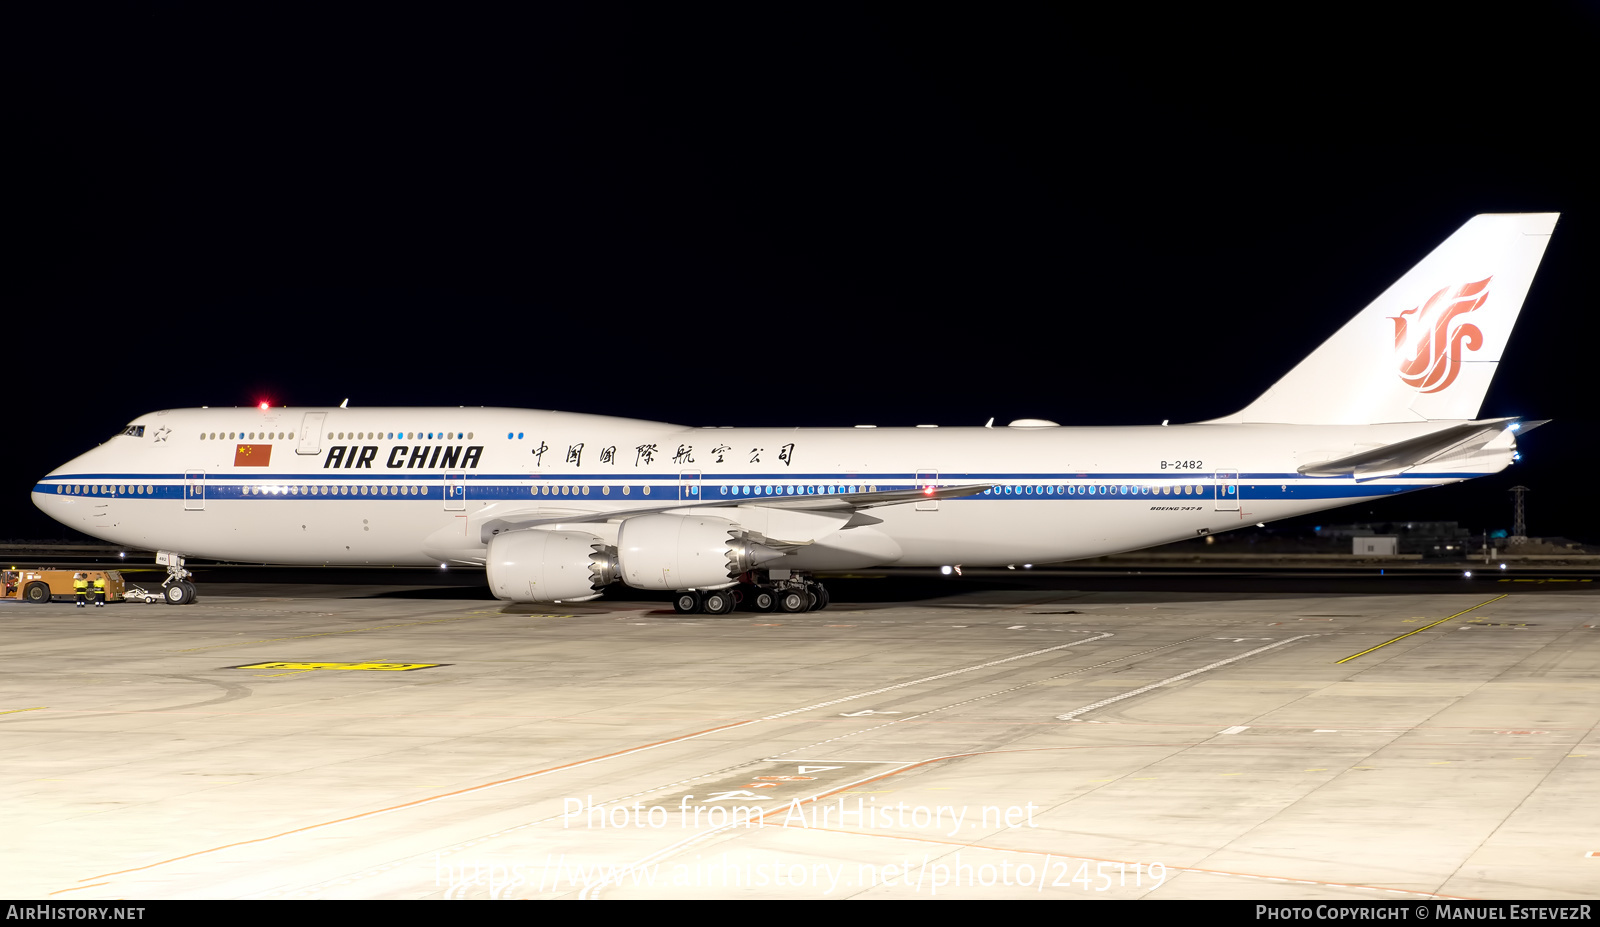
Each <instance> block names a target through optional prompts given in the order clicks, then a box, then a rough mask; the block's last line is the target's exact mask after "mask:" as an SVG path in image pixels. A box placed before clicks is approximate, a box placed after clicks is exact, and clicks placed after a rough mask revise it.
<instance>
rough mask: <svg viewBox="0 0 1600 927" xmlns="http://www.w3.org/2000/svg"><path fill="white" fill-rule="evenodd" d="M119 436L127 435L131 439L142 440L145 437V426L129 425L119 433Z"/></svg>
mask: <svg viewBox="0 0 1600 927" xmlns="http://www.w3.org/2000/svg"><path fill="white" fill-rule="evenodd" d="M118 435H119V436H120V435H127V436H128V437H130V438H142V437H144V426H143V425H129V426H128V427H127V428H124V429H122V431H120V432H118Z"/></svg>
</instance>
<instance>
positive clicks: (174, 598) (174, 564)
mask: <svg viewBox="0 0 1600 927" xmlns="http://www.w3.org/2000/svg"><path fill="white" fill-rule="evenodd" d="M156 563H157V564H159V565H163V566H165V567H166V568H167V580H166V582H164V583H162V584H161V597H162V598H164V599H166V600H167V604H168V605H190V604H192V603H193V602H194V600H195V599H197V598H199V593H198V592H197V591H196V590H195V586H194V583H193V582H191V581H190V577H192V576H193V575H194V574H193V573H190V572H189V571H188V570H186V569H184V568H183V558H182V557H180V556H178V555H177V554H174V553H172V552H170V551H165V550H161V551H156Z"/></svg>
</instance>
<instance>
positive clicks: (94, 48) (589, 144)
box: [0, 3, 1600, 541]
mask: <svg viewBox="0 0 1600 927" xmlns="http://www.w3.org/2000/svg"><path fill="white" fill-rule="evenodd" d="M578 9H580V10H581V9H585V8H584V7H579V8H578ZM1394 9H1396V8H1392V7H1372V8H1360V7H1343V6H1341V7H1314V8H1287V7H1286V8H1279V9H1277V10H1274V9H1273V8H1270V7H1269V8H1258V9H1255V10H1252V11H1248V12H1239V11H1231V10H1223V9H1219V8H1216V7H1214V6H1211V5H1206V6H1203V7H1190V8H1185V9H1183V10H1181V11H1172V10H1165V11H1164V10H1161V9H1159V8H1149V7H1139V8H1137V9H1135V10H1132V11H1130V12H1128V13H1125V14H1115V15H1112V14H1105V13H1094V14H1089V15H1085V14H1083V13H1080V12H1078V11H1076V10H1074V9H1073V8H1071V7H1070V6H1068V5H1064V4H1061V5H1040V6H1029V7H1013V8H1009V9H1002V10H992V9H988V8H981V7H975V6H966V7H949V8H945V7H929V6H925V5H906V6H898V7H872V8H869V9H867V10H859V9H853V8H851V7H827V8H816V7H813V6H811V5H793V6H787V7H775V6H772V5H767V4H760V5H755V4H751V5H743V6H729V7H705V6H693V7H689V8H686V9H685V8H674V6H673V5H665V4H662V5H653V6H649V7H643V8H625V7H615V6H605V7H598V8H593V9H591V10H590V12H587V13H573V12H571V11H563V12H546V11H543V9H542V8H539V7H535V8H534V9H533V10H532V11H530V10H523V11H521V12H506V11H495V10H493V9H484V8H478V9H468V10H456V9H451V8H446V7H440V6H436V7H432V8H425V9H424V8H406V7H393V6H391V7H373V8H370V9H366V10H351V9H350V8H345V9H344V10H343V11H342V12H339V13H338V14H336V15H330V14H326V13H324V12H322V11H319V10H316V9H312V8H297V9H294V10H292V11H290V12H283V11H280V10H279V9H276V8H272V7H256V8H252V9H249V10H245V11H239V10H237V9H235V8H232V7H228V8H227V9H225V10H224V9H217V8H211V7H188V6H168V5H161V6H152V5H143V6H137V7H133V6H130V7H118V8H109V9H104V10H92V9H75V10H71V11H68V12H65V13H58V14H56V15H52V16H50V17H42V16H35V17H34V18H31V19H26V18H24V19H12V20H10V25H9V27H8V28H7V29H6V30H5V31H6V38H5V39H4V40H3V41H4V43H5V47H4V52H5V53H4V55H3V61H0V68H3V73H4V76H5V80H6V83H7V89H8V93H7V94H6V97H7V101H8V104H9V105H8V107H7V110H8V111H9V112H8V117H7V118H8V122H9V125H8V131H7V133H6V134H7V136H8V143H7V145H6V153H5V156H4V157H5V159H6V162H7V166H6V171H5V185H6V187H7V189H8V196H7V202H8V206H7V208H6V209H5V210H4V213H5V216H6V221H7V223H8V224H9V225H10V231H9V235H8V236H7V237H8V239H9V245H8V247H7V252H8V253H7V257H6V260H5V266H6V273H5V274H4V287H5V291H4V295H3V298H4V301H5V306H6V308H5V310H4V317H5V320H6V322H5V325H4V332H3V335H0V338H3V339H4V344H5V351H4V357H5V360H4V370H5V375H4V376H5V383H6V389H5V398H6V406H7V408H8V410H9V412H10V416H9V419H10V420H9V427H7V428H6V429H5V430H6V434H7V440H6V441H5V443H4V447H5V452H4V455H3V456H4V461H5V462H4V465H3V468H0V499H3V500H4V501H0V512H3V513H4V515H5V518H4V524H3V525H0V537H4V536H9V537H16V538H41V537H60V536H63V535H64V534H65V533H66V531H65V529H64V528H62V527H61V526H58V525H56V524H55V523H54V522H51V521H50V520H49V519H47V518H45V517H44V516H43V515H42V514H41V513H39V512H38V511H37V510H36V509H34V508H33V506H32V505H30V504H29V503H28V501H27V498H28V491H29V488H30V486H31V485H32V483H33V481H34V480H35V479H36V478H38V477H39V476H41V475H43V474H44V473H46V472H48V471H49V470H50V469H51V468H53V467H55V466H57V465H59V464H60V463H62V462H64V461H66V460H67V459H69V458H71V457H73V456H75V455H76V454H78V453H81V452H82V451H84V450H86V449H88V448H89V447H90V446H92V445H93V444H95V443H98V442H100V441H103V440H105V439H106V438H107V437H109V436H110V435H111V434H113V433H114V432H115V431H116V430H118V428H119V427H120V426H121V425H123V424H124V423H126V422H127V421H129V420H130V419H132V418H133V417H135V416H136V415H138V414H140V413H144V412H148V411H152V410H155V409H161V408H179V407H188V406H199V405H210V406H213V407H216V406H228V405H249V404H252V403H255V402H257V401H260V400H263V399H264V400H268V401H271V402H273V403H274V404H282V405H289V406H304V405H333V404H337V403H338V402H340V401H341V400H343V399H345V398H349V400H350V403H351V405H352V406H383V405H438V406H454V405H468V406H478V405H496V406H522V407H531V408H549V409H561V410H568V411H582V412H592V413H600V414H612V415H623V416H632V417H639V418H647V419H657V420H663V421H669V422H677V423H682V424H686V425H791V424H798V425H850V424H857V423H862V422H872V423H876V424H879V425H911V424H920V423H939V424H943V425H977V424H982V423H983V422H984V421H985V420H987V419H988V418H989V417H991V416H993V417H995V418H996V419H997V422H998V423H1000V424H1003V423H1005V422H1007V421H1009V420H1011V419H1014V418H1023V417H1039V418H1049V419H1053V420H1056V421H1060V422H1062V423H1064V424H1143V423H1155V422H1159V421H1161V420H1163V419H1170V420H1172V421H1174V422H1183V421H1195V420H1202V419H1206V418H1211V417H1215V416H1219V415H1225V414H1228V413H1231V412H1233V411H1236V410H1237V409H1238V408H1240V407H1242V406H1243V405H1245V404H1246V403H1247V402H1249V401H1250V400H1251V399H1252V398H1254V397H1255V396H1256V395H1257V394H1259V393H1260V392H1261V391H1262V390H1264V389H1266V387H1268V386H1269V385H1271V383H1272V382H1273V381H1274V380H1276V379H1277V378H1278V377H1279V376H1281V375H1282V374H1283V373H1284V372H1285V371H1287V370H1288V369H1289V368H1290V367H1291V366H1293V365H1294V364H1295V363H1296V362H1298V361H1299V359H1300V358H1301V357H1303V356H1304V355H1305V354H1307V353H1309V352H1310V351H1311V350H1313V349H1314V348H1315V347H1316V346H1317V345H1318V344H1319V343H1321V341H1322V340H1323V339H1324V338H1326V337H1327V336H1328V335H1329V334H1331V333H1332V332H1333V331H1334V330H1335V329H1336V328H1338V327H1339V326H1340V325H1342V324H1343V323H1344V322H1345V321H1346V320H1347V319H1348V318H1349V317H1350V316H1351V315H1353V314H1354V313H1355V312H1356V311H1357V310H1359V309H1360V308H1361V307H1362V306H1364V305H1365V304H1366V303H1367V302H1368V301H1369V300H1371V299H1372V297H1374V296H1375V295H1377V294H1378V293H1379V292H1380V291H1381V290H1382V289H1383V288H1384V287H1385V286H1387V285H1388V284H1389V283H1390V282H1392V281H1393V280H1394V279H1395V278H1397V277H1398V276H1400V275H1401V274H1402V273H1404V272H1405V270H1406V269H1408V268H1409V267H1410V266H1411V265H1412V264H1413V263H1415V262H1416V261H1417V260H1418V259H1420V258H1421V257H1422V256H1423V255H1424V254H1426V253H1427V252H1428V251H1429V250H1431V249H1432V248H1433V247H1434V246H1435V245H1436V244H1437V243H1438V242H1440V241H1442V240H1443V239H1444V238H1445V237H1446V236H1448V235H1449V234H1450V233H1451V232H1452V231H1454V230H1455V229H1456V228H1457V227H1458V226H1460V225H1461V224H1462V223H1463V222H1465V221H1466V220H1467V219H1468V218H1470V217H1471V216H1473V215H1474V214H1476V213H1479V212H1525V211H1559V212H1561V213H1562V214H1563V215H1562V219H1561V222H1560V224H1559V225H1558V227H1557V229H1556V233H1555V235H1554V238H1553V239H1552V243H1551V246H1550V248H1549V250H1548V251H1547V252H1546V254H1545V258H1544V263H1543V265H1542V269H1541V271H1540V273H1539V276H1538V277H1537V278H1536V279H1535V282H1534V285H1533V289H1532V291H1531V293H1530V294H1529V298H1528V302H1527V303H1526V305H1525V307H1524V312H1523V314H1522V318H1521V322H1520V324H1519V325H1518V327H1517V329H1516V332H1515V334H1514V336H1513V339H1512V342H1511V344H1510V346H1509V348H1508V350H1507V353H1506V356H1505V361H1504V362H1503V363H1502V364H1501V367H1500V372H1499V374H1498V376H1497V378H1496V379H1495V382H1494V385H1493V387H1492V388H1491V390H1490V392H1489V395H1488V397H1487V399H1486V402H1485V404H1484V408H1483V410H1482V415H1484V416H1498V415H1523V416H1528V417H1533V418H1553V419H1555V422H1554V423H1553V424H1551V425H1548V426H1546V427H1545V428H1544V429H1542V430H1540V431H1538V432H1537V433H1535V434H1532V435H1530V436H1529V437H1528V438H1527V439H1526V440H1525V441H1524V442H1523V453H1524V457H1525V460H1524V462H1523V463H1521V464H1518V465H1517V466H1515V467H1513V468H1511V469H1510V470H1508V471H1507V472H1505V473H1503V474H1500V475H1498V476H1494V477H1488V478H1485V479H1481V480H1476V481H1473V482H1471V483H1467V484H1463V485H1460V486H1455V487H1449V488H1443V489H1438V490H1433V491H1430V492H1427V493H1421V494H1415V495H1410V496H1406V497H1403V498H1401V499H1396V500H1390V501H1386V502H1383V503H1378V504H1376V505H1374V506H1370V507H1363V508H1361V509H1359V510H1357V509H1350V510H1346V511H1345V512H1344V513H1338V514H1333V515H1330V516H1324V517H1328V518H1332V519H1333V520H1335V521H1339V520H1357V519H1366V518H1369V517H1371V518H1415V519H1426V518H1444V519H1451V520H1458V521H1461V522H1462V523H1463V524H1465V525H1468V526H1470V527H1472V528H1473V529H1474V530H1482V529H1483V528H1484V527H1509V522H1510V504H1509V501H1508V498H1507V496H1506V494H1505V492H1504V490H1505V489H1506V487H1508V486H1510V485H1513V484H1514V483H1517V482H1523V483H1526V484H1527V485H1529V486H1531V487H1533V489H1534V493H1533V494H1532V495H1531V496H1530V498H1529V530H1530V533H1531V534H1535V535H1565V536H1568V537H1572V538H1577V539H1583V540H1588V541H1600V523H1597V522H1596V515H1597V514H1600V512H1597V503H1596V502H1595V501H1594V500H1595V493H1594V492H1593V490H1592V489H1591V487H1590V481H1588V480H1587V479H1586V478H1585V473H1586V470H1587V468H1589V467H1590V466H1591V460H1590V457H1591V456H1592V451H1593V449H1594V446H1595V445H1596V444H1597V442H1596V441H1595V439H1594V437H1593V429H1594V425H1595V418H1596V416H1595V413H1594V404H1595V400H1596V396H1595V390H1594V388H1593V386H1592V384H1593V383H1594V381H1595V378H1594V366H1595V360H1594V354H1595V348H1594V343H1595V342H1594V325H1593V316H1594V300H1593V297H1592V293H1593V292H1594V290H1595V288H1594V287H1593V286H1591V285H1589V281H1588V280H1587V271H1588V269H1589V264H1590V260H1589V256H1590V255H1591V254H1593V253H1594V245H1595V241H1596V231H1595V223H1596V212H1595V208H1594V207H1595V195H1594V182H1593V181H1592V180H1591V179H1590V178H1591V177H1592V176H1593V175H1594V171H1595V161H1596V157H1595V150H1594V145H1593V143H1592V142H1591V141H1590V140H1589V137H1588V133H1589V132H1590V131H1591V129H1592V124H1593V120H1594V113H1595V100H1596V99H1597V95H1596V93H1595V91H1596V89H1597V88H1596V81H1595V79H1594V74H1595V71H1596V69H1595V68H1594V67H1593V64H1592V61H1591V60H1590V59H1591V57H1592V49H1593V48H1595V47H1596V44H1595V43H1596V39H1597V38H1600V13H1597V12H1596V6H1595V5H1593V4H1587V5H1586V4H1577V3H1572V4H1547V5H1541V4H1515V5H1509V4H1500V5H1495V6H1492V7H1491V6H1487V5H1485V6H1476V5H1466V4H1457V5H1450V6H1441V7H1437V8H1431V9H1430V8H1421V7H1405V9H1406V10H1407V11H1408V12H1407V13H1406V14H1405V15H1404V16H1399V15H1397V14H1396V13H1395V12H1394ZM1369 512H1370V513H1371V514H1370V515H1369V514H1368V513H1369Z"/></svg>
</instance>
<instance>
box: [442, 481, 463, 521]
mask: <svg viewBox="0 0 1600 927" xmlns="http://www.w3.org/2000/svg"><path fill="white" fill-rule="evenodd" d="M444 510H445V511H446V512H465V511H466V510H467V475H466V474H465V473H446V474H445V475H444Z"/></svg>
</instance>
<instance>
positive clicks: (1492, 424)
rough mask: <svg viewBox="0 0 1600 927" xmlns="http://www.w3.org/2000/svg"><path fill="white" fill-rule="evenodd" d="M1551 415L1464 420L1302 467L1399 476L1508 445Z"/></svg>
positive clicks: (1314, 472) (1368, 476)
mask: <svg viewBox="0 0 1600 927" xmlns="http://www.w3.org/2000/svg"><path fill="white" fill-rule="evenodd" d="M1548 421H1549V419H1544V420H1542V421H1535V422H1519V421H1517V419H1515V418H1491V419H1484V420H1482V421H1477V422H1463V423H1461V424H1459V425H1451V426H1450V427H1448V428H1444V429H1441V430H1439V431H1435V432H1432V433H1431V434H1425V435H1422V436H1420V437H1416V438H1408V439H1406V440H1404V441H1396V442H1395V443H1393V444H1385V445H1383V446H1382V447H1375V448H1370V449H1368V450H1365V451H1359V452H1357V453H1354V454H1350V455H1348V456H1345V457H1340V458H1338V459H1337V460H1319V461H1317V462H1315V463H1309V464H1306V465H1305V466H1303V467H1300V468H1299V472H1300V473H1301V474H1303V475H1305V476H1353V477H1355V478H1356V479H1357V480H1375V479H1380V478H1382V477H1386V476H1398V475H1400V474H1402V473H1404V472H1406V471H1407V470H1410V469H1412V468H1414V467H1418V466H1421V465H1422V464H1425V463H1430V462H1440V461H1443V460H1445V459H1451V460H1454V459H1459V458H1462V457H1470V456H1472V455H1474V454H1475V453H1477V452H1479V451H1483V450H1494V449H1495V448H1491V447H1490V445H1495V444H1498V443H1499V442H1498V440H1497V439H1501V438H1504V444H1505V447H1506V448H1507V449H1509V448H1511V447H1512V446H1513V445H1512V441H1511V439H1510V438H1509V437H1508V436H1507V435H1508V433H1509V432H1518V433H1523V434H1525V433H1527V432H1529V431H1532V430H1533V429H1535V428H1538V427H1539V426H1540V425H1543V424H1545V423H1546V422H1548Z"/></svg>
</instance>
